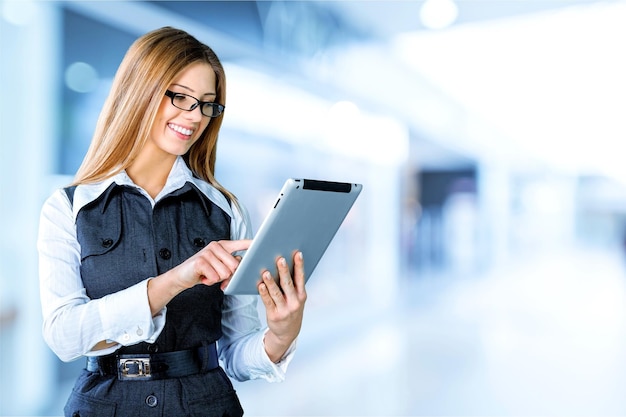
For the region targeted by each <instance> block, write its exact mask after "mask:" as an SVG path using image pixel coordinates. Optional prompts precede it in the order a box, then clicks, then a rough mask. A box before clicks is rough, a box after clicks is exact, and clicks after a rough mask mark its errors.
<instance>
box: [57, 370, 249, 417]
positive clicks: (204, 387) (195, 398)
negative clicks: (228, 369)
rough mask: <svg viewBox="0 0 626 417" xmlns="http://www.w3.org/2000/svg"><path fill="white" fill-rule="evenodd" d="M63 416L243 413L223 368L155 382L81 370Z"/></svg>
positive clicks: (230, 416) (219, 416) (221, 416)
mask: <svg viewBox="0 0 626 417" xmlns="http://www.w3.org/2000/svg"><path fill="white" fill-rule="evenodd" d="M64 413H65V416H66V417H127V416H128V417H143V416H167V417H169V416H173V417H183V416H190V417H191V416H194V417H195V416H202V417H212V416H216V417H238V416H242V415H243V409H242V407H241V403H240V402H239V398H238V397H237V394H236V392H235V390H234V388H233V384H232V382H231V381H230V379H229V378H228V376H227V375H226V373H225V372H224V370H223V369H222V368H216V369H213V370H211V371H209V372H207V373H200V374H196V375H190V376H185V377H182V378H171V379H161V380H156V381H149V380H147V381H146V380H143V381H119V380H118V379H117V377H115V376H101V375H100V373H98V372H90V371H87V370H83V372H82V373H81V374H80V376H79V377H78V379H77V381H76V384H75V385H74V388H73V389H72V393H71V395H70V398H69V399H68V401H67V403H66V405H65V408H64Z"/></svg>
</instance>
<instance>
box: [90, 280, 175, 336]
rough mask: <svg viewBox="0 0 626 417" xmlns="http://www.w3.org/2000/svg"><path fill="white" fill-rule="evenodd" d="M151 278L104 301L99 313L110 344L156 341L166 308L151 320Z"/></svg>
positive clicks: (107, 297) (163, 321) (105, 298)
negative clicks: (149, 287) (149, 282)
mask: <svg viewBox="0 0 626 417" xmlns="http://www.w3.org/2000/svg"><path fill="white" fill-rule="evenodd" d="M150 279H151V278H150ZM150 279H146V280H144V281H141V282H140V283H138V284H135V285H133V286H132V287H129V288H127V289H126V290H124V291H120V292H118V293H114V294H110V295H108V296H106V297H104V298H103V299H102V303H101V304H100V306H99V307H100V308H99V310H100V317H101V320H102V328H103V331H104V335H105V338H106V340H107V341H113V342H116V343H118V344H120V345H123V346H130V345H135V344H137V343H140V342H147V343H154V342H155V341H156V339H157V337H158V336H159V334H160V333H161V331H162V330H163V327H164V326H165V312H166V308H163V309H162V310H161V311H159V313H158V314H157V315H155V316H154V317H152V313H151V311H150V303H149V302H148V281H149V280H150Z"/></svg>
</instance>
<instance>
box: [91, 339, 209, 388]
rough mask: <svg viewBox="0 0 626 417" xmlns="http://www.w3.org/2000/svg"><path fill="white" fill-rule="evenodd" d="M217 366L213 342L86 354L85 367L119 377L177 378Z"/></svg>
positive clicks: (133, 378) (136, 378)
mask: <svg viewBox="0 0 626 417" xmlns="http://www.w3.org/2000/svg"><path fill="white" fill-rule="evenodd" d="M218 366H219V361H218V358H217V348H216V346H215V343H212V344H210V345H208V346H202V347H199V348H195V349H189V350H179V351H176V352H163V353H151V354H141V353H139V354H128V355H115V354H113V355H106V356H89V357H88V358H87V370H88V371H90V372H100V374H101V375H115V376H117V378H118V379H119V380H122V381H129V380H135V381H136V380H156V379H166V378H180V377H183V376H188V375H194V374H197V373H200V372H208V371H210V370H212V369H215V368H217V367H218Z"/></svg>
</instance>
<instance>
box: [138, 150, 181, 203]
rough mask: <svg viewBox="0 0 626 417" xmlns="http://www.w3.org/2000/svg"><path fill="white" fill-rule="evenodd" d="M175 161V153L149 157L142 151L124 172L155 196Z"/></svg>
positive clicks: (163, 184)
mask: <svg viewBox="0 0 626 417" xmlns="http://www.w3.org/2000/svg"><path fill="white" fill-rule="evenodd" d="M175 161H176V156H175V155H170V154H167V155H163V156H160V157H156V156H155V155H153V156H152V157H150V156H149V155H146V153H145V152H144V153H141V154H140V155H139V156H138V157H137V159H135V161H133V163H132V164H131V165H130V166H129V167H128V168H127V169H126V173H127V174H128V176H129V177H130V179H132V180H133V182H134V183H135V184H137V185H138V186H140V187H141V188H143V189H144V190H146V192H147V193H148V194H149V195H150V196H151V197H152V198H156V196H157V195H158V194H159V193H160V192H161V190H163V187H165V182H166V181H167V177H168V175H169V173H170V171H171V170H172V166H174V162H175Z"/></svg>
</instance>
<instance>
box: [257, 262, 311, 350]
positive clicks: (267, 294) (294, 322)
mask: <svg viewBox="0 0 626 417" xmlns="http://www.w3.org/2000/svg"><path fill="white" fill-rule="evenodd" d="M293 264H294V268H293V269H294V274H293V277H292V276H291V273H290V271H289V266H288V265H287V262H286V261H285V259H284V258H280V259H278V261H277V262H276V266H277V267H278V278H279V282H280V286H279V285H278V284H277V283H276V282H275V281H274V279H273V278H272V276H271V274H270V273H269V272H268V271H265V272H264V273H263V276H262V278H263V280H262V282H261V283H260V284H259V287H258V289H259V294H260V295H261V300H263V304H265V311H266V314H267V325H268V327H269V330H268V331H267V333H266V334H265V351H266V352H267V354H268V356H269V358H270V359H271V360H272V362H278V361H279V360H280V359H281V358H282V357H283V355H284V354H285V352H286V351H287V349H289V346H291V344H292V343H293V341H294V340H295V339H296V337H297V336H298V334H299V333H300V328H301V327H302V317H303V313H304V303H305V302H306V297H307V295H306V289H305V288H304V261H303V259H302V252H296V254H295V255H294V257H293Z"/></svg>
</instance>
